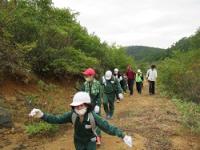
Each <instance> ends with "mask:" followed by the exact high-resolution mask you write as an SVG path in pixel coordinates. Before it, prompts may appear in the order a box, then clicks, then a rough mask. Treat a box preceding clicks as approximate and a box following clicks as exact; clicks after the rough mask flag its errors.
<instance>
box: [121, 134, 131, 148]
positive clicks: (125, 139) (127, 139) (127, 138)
mask: <svg viewBox="0 0 200 150" xmlns="http://www.w3.org/2000/svg"><path fill="white" fill-rule="evenodd" d="M123 141H124V143H125V144H126V145H128V146H129V147H132V146H133V141H132V137H131V136H128V135H125V137H124V138H123Z"/></svg>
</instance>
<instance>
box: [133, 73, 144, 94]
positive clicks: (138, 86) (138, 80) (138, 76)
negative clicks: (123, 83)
mask: <svg viewBox="0 0 200 150" xmlns="http://www.w3.org/2000/svg"><path fill="white" fill-rule="evenodd" d="M143 80H144V77H143V74H142V72H141V70H140V69H138V70H137V73H136V78H135V81H136V89H137V91H138V93H139V94H142V85H143Z"/></svg>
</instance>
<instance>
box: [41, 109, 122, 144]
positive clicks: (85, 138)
mask: <svg viewBox="0 0 200 150" xmlns="http://www.w3.org/2000/svg"><path fill="white" fill-rule="evenodd" d="M72 113H73V111H71V112H66V113H64V114H63V115H57V116H54V115H51V114H47V113H44V116H43V117H42V119H43V120H44V121H46V122H48V123H52V124H63V123H72ZM92 114H93V116H94V119H95V122H96V126H97V127H99V128H100V129H101V130H103V131H104V132H106V133H107V134H110V135H114V136H118V137H120V138H123V137H124V136H125V134H124V133H123V132H122V131H121V130H120V129H118V128H117V127H115V126H112V125H109V123H108V122H107V121H106V120H104V119H103V118H101V117H100V116H99V115H97V114H96V113H94V112H92ZM79 119H80V118H79V117H77V119H76V123H75V126H74V140H78V141H80V142H83V143H87V142H89V141H90V140H91V139H92V138H94V137H95V135H94V133H93V132H92V129H91V128H89V126H88V125H90V121H89V120H88V113H86V114H85V116H84V120H83V122H82V123H81V122H80V120H79Z"/></svg>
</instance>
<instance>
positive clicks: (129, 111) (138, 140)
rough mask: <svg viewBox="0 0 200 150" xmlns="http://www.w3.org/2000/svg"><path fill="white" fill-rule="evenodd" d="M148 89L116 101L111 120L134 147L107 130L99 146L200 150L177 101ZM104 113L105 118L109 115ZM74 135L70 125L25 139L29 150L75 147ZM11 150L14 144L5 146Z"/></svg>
mask: <svg viewBox="0 0 200 150" xmlns="http://www.w3.org/2000/svg"><path fill="white" fill-rule="evenodd" d="M147 91H148V90H147V85H146V84H145V87H144V90H143V93H142V95H139V94H137V93H136V92H135V93H134V96H129V95H128V94H126V95H125V99H124V100H123V101H122V102H120V103H116V104H115V106H116V110H115V114H114V117H113V119H112V120H110V121H109V122H110V123H112V124H114V125H116V126H118V127H120V128H121V129H123V130H125V131H126V132H127V133H128V134H129V135H132V136H133V137H134V147H133V148H128V147H127V146H126V145H125V144H124V143H123V142H122V140H121V139H119V138H117V137H113V136H109V135H107V134H104V133H103V135H102V136H103V139H102V145H101V147H99V148H98V149H99V150H128V149H132V150H200V136H197V135H193V134H191V133H190V132H189V131H188V130H187V129H185V128H184V127H183V126H182V125H181V121H180V120H181V118H180V114H179V113H178V112H177V110H176V107H175V106H174V104H173V103H172V102H171V101H170V100H169V99H166V98H162V97H160V96H159V95H154V96H149V95H148V92H147ZM102 112H103V111H102ZM102 116H103V117H105V114H104V113H103V114H102ZM19 136H20V135H19ZM72 137H73V128H72V127H71V125H68V126H67V127H63V130H62V132H61V133H58V135H56V136H54V137H50V138H49V137H48V138H45V137H31V138H29V137H27V136H26V137H24V141H27V143H28V145H27V147H28V148H27V149H34V150H38V149H39V150H74V145H73V138H72ZM15 140H16V141H17V137H16V139H15ZM21 140H22V139H21ZM20 142H22V141H20ZM25 143H26V142H25ZM10 149H12V144H11V145H10V146H8V147H7V148H4V150H10ZM25 149H26V148H25Z"/></svg>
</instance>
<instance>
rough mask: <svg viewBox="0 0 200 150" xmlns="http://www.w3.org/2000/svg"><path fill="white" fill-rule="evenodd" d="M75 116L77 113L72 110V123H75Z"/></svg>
mask: <svg viewBox="0 0 200 150" xmlns="http://www.w3.org/2000/svg"><path fill="white" fill-rule="evenodd" d="M77 117H78V115H77V114H76V113H75V112H73V113H72V124H73V125H75V123H76V119H77Z"/></svg>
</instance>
